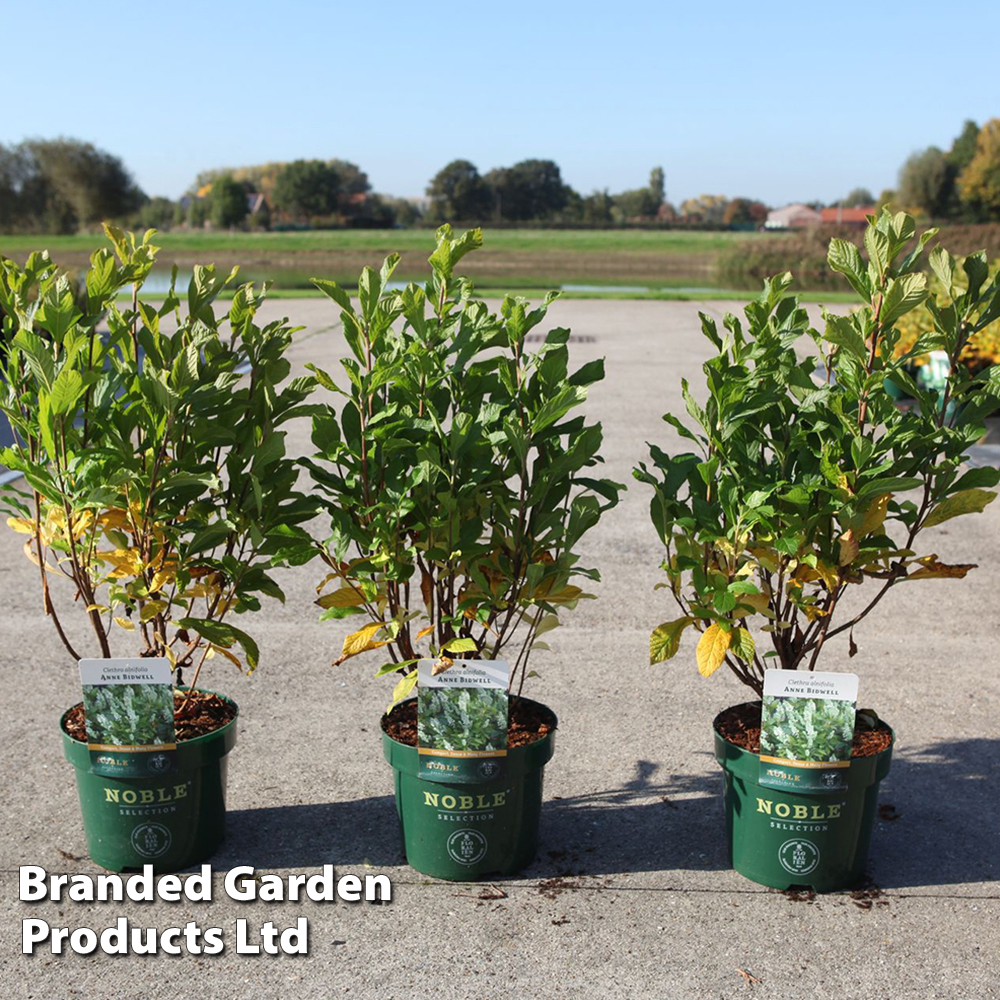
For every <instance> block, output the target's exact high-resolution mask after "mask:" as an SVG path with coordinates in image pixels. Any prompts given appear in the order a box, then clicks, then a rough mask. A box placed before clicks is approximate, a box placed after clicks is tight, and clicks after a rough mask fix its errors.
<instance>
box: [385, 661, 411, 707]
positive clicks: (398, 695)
mask: <svg viewBox="0 0 1000 1000" xmlns="http://www.w3.org/2000/svg"><path fill="white" fill-rule="evenodd" d="M416 683H417V672H416V670H411V671H410V672H409V673H408V674H407V675H406V676H405V677H404V678H403V679H402V680H401V681H400V682H399V683H398V684H397V685H396V686H395V687H394V688H393V689H392V701H391V702H390V703H389V708H390V709H391V708H392V706H393V705H396V704H398V703H399V702H401V701H402V700H403V699H404V698H405V697H406V696H407V695H408V694H409V693H410V692H411V691H412V690H413V688H414V685H416Z"/></svg>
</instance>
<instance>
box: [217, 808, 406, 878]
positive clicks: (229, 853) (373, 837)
mask: <svg viewBox="0 0 1000 1000" xmlns="http://www.w3.org/2000/svg"><path fill="white" fill-rule="evenodd" d="M403 860H404V859H403V851H402V848H401V846H400V843H399V829H398V826H397V822H396V806H395V805H394V803H393V798H392V796H391V795H379V796H375V797H373V798H369V799H356V800H355V801H353V802H323V803H317V804H315V805H287V806H271V807H267V808H264V809H237V810H233V811H230V812H229V813H228V815H227V816H226V840H225V842H224V843H223V845H222V847H221V848H220V849H219V850H218V851H217V852H216V853H215V854H214V855H213V856H212V864H213V866H214V867H215V868H218V869H220V870H222V869H226V868H232V867H234V866H236V865H253V866H254V867H255V868H260V869H264V870H268V869H273V868H294V869H295V870H297V871H298V870H304V869H307V868H318V867H319V866H320V865H326V864H332V865H336V866H338V867H342V868H347V867H351V866H359V865H362V864H364V863H366V862H367V863H368V864H371V865H373V866H374V867H376V868H378V867H385V866H390V865H399V864H403Z"/></svg>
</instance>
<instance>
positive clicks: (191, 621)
mask: <svg viewBox="0 0 1000 1000" xmlns="http://www.w3.org/2000/svg"><path fill="white" fill-rule="evenodd" d="M176 624H177V625H178V626H179V627H180V628H187V629H192V630H193V631H195V632H197V633H198V635H200V636H201V637H202V638H203V639H207V640H208V641H209V642H211V643H214V644H215V645H216V646H222V647H223V648H224V649H230V648H232V646H233V645H234V644H235V643H239V644H240V645H241V646H242V647H243V651H244V653H246V659H247V665H248V666H249V667H250V670H249V673H253V671H254V670H256V669H257V664H258V663H259V661H260V650H259V649H258V647H257V643H256V642H254V640H253V639H251V638H250V636H249V635H247V634H246V632H244V631H242V630H241V629H238V628H236V627H235V626H233V625H230V624H229V623H228V622H220V621H215V620H213V619H211V618H181V619H178V621H177V622H176Z"/></svg>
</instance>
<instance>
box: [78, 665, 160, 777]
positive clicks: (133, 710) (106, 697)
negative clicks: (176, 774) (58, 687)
mask: <svg viewBox="0 0 1000 1000" xmlns="http://www.w3.org/2000/svg"><path fill="white" fill-rule="evenodd" d="M80 681H81V683H82V684H83V711H84V715H85V717H86V722H87V744H88V747H89V749H90V768H91V770H92V771H93V772H94V773H95V774H104V775H108V776H111V777H117V778H150V777H155V776H157V775H161V774H168V773H169V772H170V771H172V770H173V769H174V765H175V758H176V755H177V741H176V736H175V733H174V684H173V674H172V672H171V669H170V661H169V660H167V659H165V658H154V657H142V656H137V657H135V658H128V659H106V660H104V659H102V660H80Z"/></svg>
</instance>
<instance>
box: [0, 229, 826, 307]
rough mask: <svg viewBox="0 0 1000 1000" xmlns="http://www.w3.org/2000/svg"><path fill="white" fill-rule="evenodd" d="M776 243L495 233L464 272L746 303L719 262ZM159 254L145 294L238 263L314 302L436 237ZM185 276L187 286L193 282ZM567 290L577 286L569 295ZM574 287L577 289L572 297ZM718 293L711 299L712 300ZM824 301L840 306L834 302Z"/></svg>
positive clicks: (279, 242)
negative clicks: (198, 269) (316, 283)
mask: <svg viewBox="0 0 1000 1000" xmlns="http://www.w3.org/2000/svg"><path fill="white" fill-rule="evenodd" d="M782 238H783V237H781V236H776V235H774V234H757V233H731V232H699V231H691V230H638V229H619V230H614V229H611V230H566V229H496V230H490V229H489V228H487V229H486V231H485V239H484V244H483V248H482V249H481V250H477V251H476V252H475V253H473V254H470V255H469V256H468V257H466V258H465V259H464V260H463V262H462V264H463V270H464V271H465V273H468V274H469V275H470V276H471V277H472V278H473V279H474V281H475V282H476V285H477V287H478V288H479V289H480V290H481V291H482V293H483V294H489V295H491V296H492V295H499V294H502V293H503V292H506V291H509V290H519V291H524V292H525V293H526V294H531V295H537V294H538V293H539V292H540V291H542V290H547V289H550V288H551V289H560V288H563V289H564V294H566V295H567V296H568V297H573V298H619V299H629V298H650V299H656V298H661V299H668V298H682V299H683V298H690V299H693V298H709V297H717V298H746V297H747V296H748V295H750V294H752V293H751V292H747V291H744V290H732V289H723V288H721V287H717V286H719V285H721V284H722V281H720V279H719V278H718V277H717V275H716V261H717V259H718V257H719V254H720V253H722V252H723V251H725V250H727V249H729V248H731V247H733V246H734V245H738V244H739V242H740V241H743V242H744V243H746V242H747V241H757V240H768V241H771V242H774V241H780V240H781V239H782ZM102 242H103V236H102V235H101V234H99V233H81V234H75V235H72V236H46V235H40V236H30V235H29V236H0V253H2V254H4V255H6V256H9V257H13V258H14V259H16V260H19V261H20V260H23V259H24V258H25V257H26V256H27V254H28V253H29V252H31V251H32V250H40V249H47V250H49V251H50V252H51V254H52V256H53V258H54V260H55V261H56V262H57V263H59V264H61V265H64V266H65V267H67V268H70V269H76V270H78V269H81V268H83V267H85V266H86V264H87V258H88V257H89V255H90V253H91V252H92V251H93V250H94V249H95V248H96V247H98V246H101V245H102ZM155 242H156V243H157V245H158V246H160V247H161V252H160V256H159V259H158V260H159V262H158V264H157V268H156V273H155V274H154V276H153V277H155V279H156V280H155V281H154V280H153V278H151V281H150V284H149V286H148V287H147V293H152V292H162V291H164V290H165V288H166V283H168V282H169V273H170V265H171V264H175V263H176V264H177V265H178V267H179V268H180V269H181V271H182V272H185V271H188V270H189V269H190V267H191V266H192V265H193V264H195V263H213V262H214V263H217V264H219V265H220V267H230V266H232V265H233V264H237V263H238V264H240V265H241V270H242V279H243V280H248V281H249V280H253V281H263V280H268V281H271V282H272V283H273V285H274V292H275V293H276V294H279V295H286V296H301V295H309V294H317V293H316V292H315V291H314V290H313V288H312V286H311V284H310V281H309V279H310V277H312V276H322V277H326V278H332V279H334V280H336V281H339V282H340V283H342V284H344V285H347V286H351V285H353V284H354V283H356V281H357V276H358V274H359V273H360V270H361V268H362V267H364V266H365V265H376V266H377V265H378V264H379V263H380V262H381V261H382V259H383V258H384V257H385V256H386V255H387V254H389V253H392V252H399V253H400V254H401V257H402V259H401V262H400V265H399V267H398V269H397V271H396V277H397V278H398V279H401V280H403V281H422V280H424V278H425V277H426V275H427V264H426V260H427V256H428V254H429V253H430V252H431V250H432V249H433V247H434V231H433V230H432V229H429V228H428V229H339V230H308V231H301V232H272V233H244V232H232V233H230V232H213V231H193V232H192V231H186V230H176V231H173V232H162V233H158V234H157V236H156V239H155ZM186 280H187V279H186V277H184V275H183V274H182V280H181V283H182V284H185V283H186ZM565 286H570V287H565ZM572 286H578V287H576V288H573V287H572ZM709 289H711V291H708V290H709ZM824 301H833V298H832V297H828V298H827V299H824Z"/></svg>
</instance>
